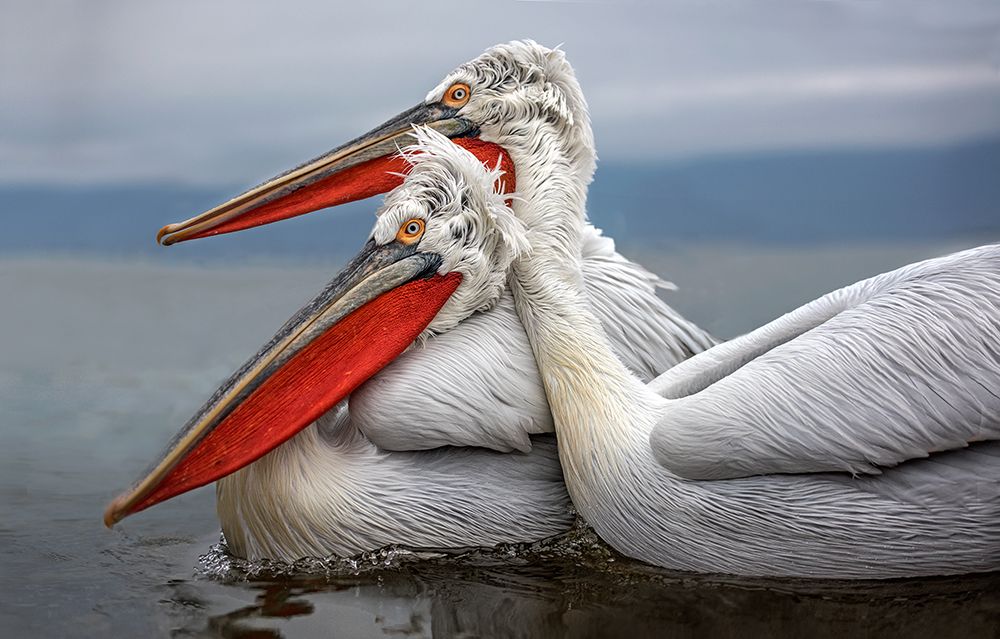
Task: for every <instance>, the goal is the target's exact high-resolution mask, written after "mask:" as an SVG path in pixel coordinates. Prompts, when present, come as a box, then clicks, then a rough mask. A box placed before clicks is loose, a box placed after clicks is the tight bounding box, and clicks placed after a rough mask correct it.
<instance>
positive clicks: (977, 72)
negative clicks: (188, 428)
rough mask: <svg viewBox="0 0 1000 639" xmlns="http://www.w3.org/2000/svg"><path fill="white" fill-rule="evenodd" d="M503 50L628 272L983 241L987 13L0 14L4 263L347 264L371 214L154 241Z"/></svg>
mask: <svg viewBox="0 0 1000 639" xmlns="http://www.w3.org/2000/svg"><path fill="white" fill-rule="evenodd" d="M517 38H531V39H534V40H537V41H539V42H542V43H544V44H548V45H551V46H554V45H557V44H558V45H561V47H562V48H563V49H564V50H565V51H566V52H567V55H568V57H569V59H570V61H571V62H572V64H573V65H574V67H575V68H576V71H577V73H578V76H579V78H580V81H581V84H582V86H583V89H584V92H585V94H586V95H587V98H588V100H589V103H590V107H591V112H592V117H593V124H594V130H595V135H596V139H597V147H598V152H599V155H600V158H601V161H600V163H599V169H598V173H597V176H596V179H595V182H594V184H593V187H592V189H591V194H590V214H591V217H592V219H593V220H594V221H595V223H597V224H598V225H599V226H601V227H603V228H605V230H606V231H607V232H608V233H609V234H611V235H613V236H614V237H615V238H616V239H617V240H618V242H619V246H620V247H621V248H622V249H624V250H629V249H632V250H635V251H643V252H647V251H646V249H655V250H669V249H670V248H671V247H677V246H687V245H690V244H692V243H706V242H710V243H718V242H724V243H741V244H746V243H751V244H761V243H763V244H772V245H774V244H779V245H784V246H788V245H814V244H823V245H831V244H834V245H848V244H850V245H853V244H858V243H869V244H870V243H882V242H899V241H914V240H925V239H929V238H935V239H937V238H942V237H961V238H967V239H969V240H971V241H973V242H975V241H977V240H981V242H979V243H982V242H985V241H990V240H995V239H997V238H998V237H1000V178H998V176H1000V5H997V4H996V3H995V2H989V1H986V2H976V1H968V0H962V1H960V2H949V3H938V2H860V1H838V2H833V1H808V2H806V1H801V2H771V1H765V2H754V3H730V2H708V3H699V2H674V3H669V4H663V3H650V2H614V3H605V2H599V1H598V2H481V3H480V2H476V3H471V2H433V3H420V4H414V3H409V2H392V1H390V2H365V3H331V2H323V1H315V2H293V3H282V4H280V5H278V4H274V5H272V6H251V5H249V4H247V3H244V2H235V1H234V2H210V3H202V2H185V1H182V2H144V3H129V2H119V1H89V2H70V1H50V0H46V1H41V2H32V3H5V4H4V6H3V8H2V13H0V86H2V94H3V109H0V211H2V214H3V218H4V225H5V230H4V233H3V234H0V251H2V252H4V253H8V254H9V253H22V254H23V253H26V252H28V253H33V254H35V253H39V252H42V253H50V252H51V253H58V254H64V253H71V254H81V253H83V254H95V253H96V254H102V255H125V256H127V255H143V256H146V257H151V258H156V259H162V260H167V261H170V262H185V261H186V260H188V259H190V258H196V259H198V260H204V259H209V258H217V257H227V258H240V259H250V258H252V257H258V258H260V257H263V256H280V257H282V259H285V258H290V259H294V258H301V257H306V258H310V259H312V258H322V257H335V258H338V259H339V258H341V257H343V256H345V255H346V254H347V253H348V252H352V251H353V249H354V248H355V247H357V246H358V245H359V244H360V243H361V242H362V241H363V239H364V237H365V235H366V233H367V231H368V230H369V227H370V224H371V213H372V212H373V211H374V210H375V208H376V206H377V201H375V200H373V201H368V202H362V203H358V204H355V205H353V206H351V207H345V208H342V209H339V210H336V211H327V212H322V213H315V214H312V215H308V216H305V217H302V218H299V219H296V220H292V221H288V222H284V223H281V224H277V225H272V226H268V227H264V228H261V229H256V230H252V231H249V232H244V233H241V234H237V235H232V236H227V237H221V238H217V239H213V240H210V241H198V242H191V243H188V244H185V245H180V246H177V247H172V248H170V249H162V248H159V247H157V246H156V245H155V243H154V241H153V237H154V234H155V231H156V230H157V229H158V228H159V227H160V226H162V225H163V224H166V223H169V222H174V221H178V220H180V219H184V218H187V217H190V216H191V215H194V214H196V213H199V212H201V211H202V210H204V209H207V208H210V207H211V206H214V205H215V204H218V203H219V202H221V201H224V200H225V199H228V198H229V197H231V196H232V195H234V194H236V193H238V192H240V191H242V190H244V189H245V188H247V187H248V186H251V185H253V184H256V183H258V182H260V181H262V180H263V179H266V178H268V177H270V176H272V175H274V174H276V173H278V172H281V171H283V170H284V169H286V168H288V167H291V166H293V165H296V164H298V163H300V162H302V161H304V160H306V159H308V158H311V157H313V156H315V155H317V154H319V153H322V152H324V151H326V150H328V149H329V148H331V147H333V146H336V145H337V144H339V143H341V142H342V141H344V140H347V139H349V138H351V137H354V136H355V135H357V134H358V133H361V132H363V131H365V130H368V129H369V128H371V127H372V126H374V125H376V124H378V123H380V122H381V121H383V120H384V119H386V118H387V117H389V116H391V115H394V114H395V113H398V112H399V111H401V110H403V109H404V108H407V107H409V106H411V105H412V104H415V103H416V102H417V101H419V100H421V99H422V98H423V96H424V95H425V94H426V92H427V91H428V90H429V89H430V88H432V87H433V86H434V85H435V84H436V83H437V82H438V81H439V80H440V78H441V77H442V76H443V75H444V74H445V73H447V72H448V71H449V70H450V69H452V68H453V67H454V66H456V65H457V64H459V63H461V62H463V61H465V60H467V59H469V58H472V57H474V56H476V55H477V54H478V53H480V52H481V51H482V50H483V49H485V48H487V47H489V46H490V45H491V44H494V43H496V42H502V41H507V40H511V39H517Z"/></svg>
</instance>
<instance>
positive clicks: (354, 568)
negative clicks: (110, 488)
mask: <svg viewBox="0 0 1000 639" xmlns="http://www.w3.org/2000/svg"><path fill="white" fill-rule="evenodd" d="M198 559H199V570H198V573H199V574H200V575H201V576H204V577H208V578H211V579H219V580H224V581H254V580H258V579H276V578H281V577H291V576H297V575H314V576H326V577H337V576H358V575H363V574H369V573H374V572H378V571H383V570H399V569H402V568H405V567H407V566H411V565H414V564H421V563H427V562H438V563H452V564H454V565H456V566H496V565H512V566H523V565H530V564H534V563H544V562H553V561H556V562H570V563H573V564H576V565H580V566H582V565H586V566H589V567H592V568H595V569H607V568H608V567H609V566H610V565H613V564H614V563H615V562H616V560H618V559H620V556H619V555H617V553H615V551H613V550H612V549H611V548H610V547H608V546H607V545H606V544H605V543H604V542H602V541H601V540H600V539H599V538H598V537H597V535H596V533H594V531H593V529H592V528H590V526H588V525H587V524H586V523H585V522H584V521H583V520H582V519H580V518H577V521H576V523H575V524H574V526H573V527H572V528H571V529H570V530H569V531H567V532H566V533H563V534H561V535H558V536H556V537H551V538H549V539H544V540H542V541H538V542H533V543H523V544H499V545H497V546H493V547H488V548H487V547H472V548H457V549H456V548H449V549H437V548H408V547H405V546H398V545H391V546H385V547H382V548H378V549H376V550H371V551H367V552H363V553H361V554H358V555H354V556H351V557H338V556H334V555H331V556H328V557H303V558H301V559H298V560H296V561H293V562H287V561H282V560H270V559H257V560H248V559H242V558H240V557H237V556H235V555H233V554H232V553H231V552H230V551H229V546H228V545H227V544H226V539H225V536H224V535H222V534H221V533H220V536H219V542H218V543H217V544H214V545H212V547H211V548H209V550H208V552H207V553H205V554H203V555H201V556H200V557H199V558H198Z"/></svg>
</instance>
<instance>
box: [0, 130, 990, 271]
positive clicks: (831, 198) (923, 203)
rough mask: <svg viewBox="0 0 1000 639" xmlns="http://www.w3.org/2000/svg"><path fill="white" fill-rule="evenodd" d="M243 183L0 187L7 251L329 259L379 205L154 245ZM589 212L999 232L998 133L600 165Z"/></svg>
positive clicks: (886, 237) (709, 237)
mask: <svg viewBox="0 0 1000 639" xmlns="http://www.w3.org/2000/svg"><path fill="white" fill-rule="evenodd" d="M241 190H242V189H241V187H240V186H232V185H226V186H218V187H203V186H189V185H170V184H120V185H92V186H77V185H0V213H2V219H3V221H4V232H3V233H2V234H0V252H3V253H12V252H13V253H38V252H43V253H46V252H55V253H66V252H69V253H88V254H89V253H97V254H102V255H122V256H132V255H143V256H150V257H157V258H164V259H171V260H173V259H180V258H184V257H195V258H198V259H213V258H237V257H247V256H251V255H257V256H261V255H264V256H267V255H273V256H280V257H282V258H286V257H306V258H310V259H315V258H324V257H337V258H340V257H341V256H344V255H346V254H349V253H352V252H353V251H354V250H355V249H356V248H357V247H359V246H360V245H361V243H362V242H363V240H364V239H365V238H366V236H367V234H368V232H369V230H370V228H371V223H372V215H373V213H374V211H375V210H376V208H377V206H378V204H379V200H378V199H372V200H370V201H364V202H357V203H354V204H351V205H348V206H345V207H341V208H340V209H339V210H329V211H325V212H319V213H313V214H311V215H306V216H303V217H300V218H297V219H295V220H291V221H286V222H283V223H280V224H274V225H271V226H269V227H266V228H259V229H254V230H251V231H248V232H244V233H239V234H235V235H230V236H220V237H218V238H213V239H212V240H211V241H196V242H189V243H185V244H182V245H178V246H176V247H172V248H171V249H170V250H165V249H162V248H160V247H158V246H157V245H156V243H155V239H154V238H155V234H156V231H157V229H159V228H160V227H161V226H162V225H164V224H167V223H170V222H176V221H179V220H182V219H185V218H188V217H190V216H192V215H194V214H196V213H198V212H200V211H203V210H206V209H208V208H210V207H212V206H214V205H216V204H218V203H219V202H222V201H225V200H226V199H228V198H230V197H232V196H233V195H235V194H236V193H238V192H239V191H241ZM588 206H589V211H590V217H591V219H592V220H593V221H594V223H595V224H597V225H598V226H600V227H602V228H604V229H605V231H606V232H607V233H608V234H609V235H611V236H613V237H614V238H615V239H616V240H617V241H618V242H619V244H620V246H622V247H632V248H635V249H642V248H655V247H658V246H664V245H670V244H683V243H703V242H741V243H762V244H768V243H776V244H792V245H802V244H806V245H807V244H822V243H831V242H893V241H897V240H900V241H903V240H921V239H930V238H941V237H950V236H955V237H958V236H962V237H978V236H980V235H981V236H982V237H983V241H984V242H987V241H991V240H996V239H1000V139H995V140H985V141H977V142H973V143H965V144H959V145H952V146H947V147H934V148H913V149H881V150H880V149H876V150H868V149H866V150H818V151H796V152H781V153H777V152H775V153H765V154H761V153H756V154H747V155H732V156H719V157H710V158H703V159H693V160H688V161H683V162H681V161H671V162H655V161H649V162H635V163H621V162H618V163H611V162H607V163H601V164H600V166H599V169H598V172H597V175H596V177H595V180H594V183H593V185H592V186H591V189H590V196H589V205H588Z"/></svg>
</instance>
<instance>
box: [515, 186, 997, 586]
mask: <svg viewBox="0 0 1000 639" xmlns="http://www.w3.org/2000/svg"><path fill="white" fill-rule="evenodd" d="M556 171H557V170H556ZM557 177H558V176H557V175H553V176H548V177H547V176H545V175H540V176H538V179H539V180H540V181H541V182H542V183H547V182H548V181H549V180H552V179H557ZM531 206H532V200H530V199H528V200H525V201H523V202H521V207H522V208H521V210H520V211H516V213H517V215H518V217H519V218H525V219H531V220H533V223H532V224H529V225H526V229H527V231H526V232H527V243H528V245H529V246H530V250H529V251H528V252H526V253H522V254H521V255H520V256H519V257H518V258H517V259H515V260H514V261H513V262H512V274H511V277H510V279H509V285H510V286H511V289H512V291H513V295H514V300H515V307H516V309H517V312H518V315H519V316H520V317H521V320H522V324H523V325H524V327H525V329H526V331H527V334H528V339H529V341H530V343H531V347H532V350H533V352H534V355H535V359H536V361H537V363H538V368H539V371H540V373H541V375H542V380H543V383H544V386H545V391H546V395H547V397H548V402H549V407H550V409H551V410H552V415H553V419H554V422H555V430H556V434H557V436H558V440H559V456H560V460H561V462H562V467H563V472H564V478H565V481H566V486H567V489H568V490H569V493H570V496H571V497H572V499H573V504H574V505H575V507H576V508H577V509H578V512H579V513H580V515H581V516H582V517H583V518H584V519H586V521H587V522H588V523H590V524H591V525H592V526H593V527H594V529H595V531H596V532H597V533H598V535H600V537H601V538H602V539H604V541H606V542H608V543H609V544H610V545H611V546H613V547H614V548H615V549H617V550H618V551H620V552H622V553H623V554H625V555H627V556H629V557H632V558H635V559H639V560H642V561H645V562H649V563H652V564H655V565H658V566H661V567H665V568H670V569H677V570H685V571H696V572H708V573H729V574H737V575H746V576H780V577H816V578H892V577H910V576H918V575H937V574H957V573H968V572H979V571H990V570H996V569H998V568H1000V441H997V440H1000V245H990V246H983V247H980V248H975V249H971V250H967V251H964V252H960V253H956V254H954V255H949V256H946V257H942V258H938V259H931V260H927V261H925V262H920V263H917V264H912V265H909V266H906V267H903V268H900V269H898V270H896V271H892V272H890V273H885V274H882V275H879V276H877V277H873V278H871V279H868V280H865V281H862V282H859V283H857V284H854V285H852V286H848V287H846V288H844V289H841V290H838V291H835V292H833V293H830V294H828V295H826V296H824V297H821V298H819V299H818V300H816V301H814V302H812V303H810V304H807V305H805V306H803V307H802V308H799V309H797V310H795V311H793V312H791V313H789V314H787V315H785V316H783V317H781V318H779V319H777V320H775V321H773V322H771V323H769V324H766V325H765V326H763V327H761V328H759V329H757V330H755V331H753V332H751V333H749V334H747V335H745V336H743V337H740V338H738V339H735V340H733V341H731V342H728V343H725V344H721V345H718V346H715V347H713V348H711V349H709V350H707V351H705V352H703V353H700V354H698V355H696V356H694V357H693V358H691V359H689V360H687V361H686V362H684V363H682V364H680V365H678V366H677V367H675V368H674V369H672V370H670V371H668V372H666V373H665V374H664V375H663V376H661V377H660V378H658V379H657V380H654V382H653V383H652V384H650V385H646V384H645V383H643V382H642V380H640V379H638V378H637V377H636V376H635V375H633V374H632V373H631V372H629V370H628V368H627V367H626V366H624V365H623V364H622V362H621V361H620V360H619V359H618V358H617V357H615V355H614V353H613V352H612V350H611V349H610V348H609V343H608V339H607V336H606V334H605V332H604V331H603V330H602V327H601V325H600V323H599V322H598V321H597V319H596V318H595V316H594V314H593V312H592V311H591V310H590V308H589V307H588V304H587V302H586V298H585V297H584V296H583V294H582V288H581V286H580V271H579V266H578V265H577V264H576V263H575V262H574V260H568V259H566V256H567V255H568V254H572V252H573V247H574V245H575V244H576V243H578V242H579V238H580V237H581V230H582V226H583V223H584V220H583V218H582V217H578V218H576V219H572V218H570V217H568V216H566V215H563V214H562V212H560V211H552V210H551V209H545V208H541V209H539V210H525V207H531Z"/></svg>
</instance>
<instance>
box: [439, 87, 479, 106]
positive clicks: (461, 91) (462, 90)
mask: <svg viewBox="0 0 1000 639" xmlns="http://www.w3.org/2000/svg"><path fill="white" fill-rule="evenodd" d="M471 94H472V89H470V88H469V85H468V84H466V83H464V82H456V83H455V84H453V85H451V86H450V87H448V90H447V91H445V92H444V98H442V99H441V101H442V102H444V104H445V106H450V107H454V108H456V109H457V108H459V107H463V106H465V103H466V102H468V101H469V96H470V95H471Z"/></svg>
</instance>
